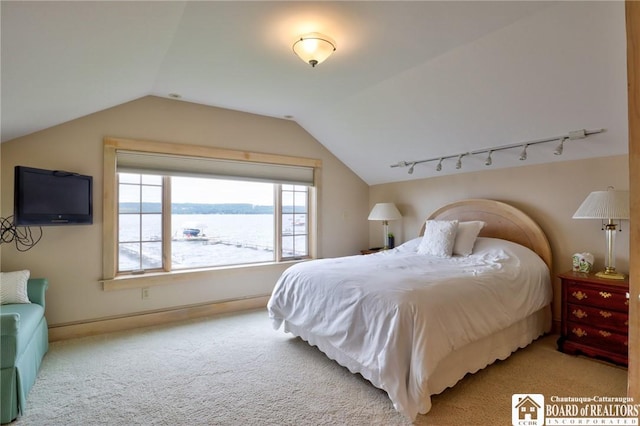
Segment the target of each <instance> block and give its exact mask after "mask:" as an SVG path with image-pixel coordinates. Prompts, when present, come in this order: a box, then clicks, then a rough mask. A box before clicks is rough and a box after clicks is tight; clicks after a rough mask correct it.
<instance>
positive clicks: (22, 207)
mask: <svg viewBox="0 0 640 426" xmlns="http://www.w3.org/2000/svg"><path fill="white" fill-rule="evenodd" d="M92 186H93V178H92V177H91V176H84V175H80V174H78V173H73V172H66V171H60V170H43V169H35V168H32V167H24V166H16V168H15V188H14V224H15V225H16V226H29V225H72V224H91V223H93V201H92V200H93V196H92Z"/></svg>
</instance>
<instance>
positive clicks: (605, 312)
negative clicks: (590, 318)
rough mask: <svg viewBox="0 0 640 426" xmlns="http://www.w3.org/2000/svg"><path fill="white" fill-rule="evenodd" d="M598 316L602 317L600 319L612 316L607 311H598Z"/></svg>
mask: <svg viewBox="0 0 640 426" xmlns="http://www.w3.org/2000/svg"><path fill="white" fill-rule="evenodd" d="M600 315H602V318H611V316H612V315H613V314H612V313H611V312H607V311H600Z"/></svg>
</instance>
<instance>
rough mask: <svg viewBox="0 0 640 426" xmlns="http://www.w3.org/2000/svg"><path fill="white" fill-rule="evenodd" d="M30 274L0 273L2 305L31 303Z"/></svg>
mask: <svg viewBox="0 0 640 426" xmlns="http://www.w3.org/2000/svg"><path fill="white" fill-rule="evenodd" d="M29 274H30V272H29V271H27V270H25V271H16V272H0V304H2V305H5V304H8V303H31V301H29V296H28V295H27V280H28V279H29Z"/></svg>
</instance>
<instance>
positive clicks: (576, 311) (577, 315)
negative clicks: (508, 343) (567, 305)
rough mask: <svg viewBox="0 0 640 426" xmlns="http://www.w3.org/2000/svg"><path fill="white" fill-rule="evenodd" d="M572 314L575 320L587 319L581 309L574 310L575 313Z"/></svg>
mask: <svg viewBox="0 0 640 426" xmlns="http://www.w3.org/2000/svg"><path fill="white" fill-rule="evenodd" d="M572 314H573V315H574V316H575V317H576V318H580V319H582V318H586V317H587V313H586V312H585V311H583V310H582V309H576V310H575V311H573V312H572Z"/></svg>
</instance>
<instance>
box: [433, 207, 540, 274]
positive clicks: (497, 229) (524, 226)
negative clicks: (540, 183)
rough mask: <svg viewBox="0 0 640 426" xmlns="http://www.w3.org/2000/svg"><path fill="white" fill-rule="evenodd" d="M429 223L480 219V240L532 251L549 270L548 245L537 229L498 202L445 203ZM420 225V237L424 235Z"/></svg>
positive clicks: (534, 223) (528, 220)
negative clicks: (494, 241)
mask: <svg viewBox="0 0 640 426" xmlns="http://www.w3.org/2000/svg"><path fill="white" fill-rule="evenodd" d="M427 219H431V220H436V219H437V220H456V219H457V220H459V221H469V220H482V221H484V222H486V224H487V225H486V226H485V227H484V228H483V229H482V231H480V235H479V236H480V237H491V238H500V239H503V240H508V241H513V242H514V243H518V244H520V245H523V246H525V247H528V248H530V249H531V250H533V251H535V252H536V253H537V254H538V256H540V257H541V258H542V260H543V261H544V262H545V263H546V264H547V266H548V267H549V270H552V269H551V246H550V245H549V240H548V239H547V236H546V235H545V233H544V231H543V230H542V228H540V226H539V225H538V224H537V223H536V222H534V220H533V219H531V218H530V217H529V216H528V215H527V214H526V213H524V212H523V211H521V210H519V209H517V208H515V207H513V206H510V205H509V204H506V203H503V202H501V201H494V200H484V199H469V200H462V201H456V202H454V203H451V204H447V205H446V206H443V207H441V208H439V209H438V210H436V211H435V212H433V213H431V215H430V216H429V217H428V218H427ZM424 228H425V225H424V223H423V224H422V228H421V229H420V235H423V234H424Z"/></svg>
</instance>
